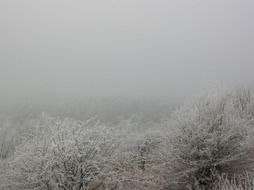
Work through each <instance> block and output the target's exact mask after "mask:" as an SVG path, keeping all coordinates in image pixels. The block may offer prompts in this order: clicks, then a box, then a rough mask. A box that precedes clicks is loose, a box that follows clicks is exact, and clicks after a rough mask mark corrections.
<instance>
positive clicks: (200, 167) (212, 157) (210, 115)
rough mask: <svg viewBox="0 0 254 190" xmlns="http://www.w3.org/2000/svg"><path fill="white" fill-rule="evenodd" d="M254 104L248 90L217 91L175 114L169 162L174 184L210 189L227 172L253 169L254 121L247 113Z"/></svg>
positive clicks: (167, 164) (169, 174) (230, 173)
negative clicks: (234, 91) (228, 92)
mask: <svg viewBox="0 0 254 190" xmlns="http://www.w3.org/2000/svg"><path fill="white" fill-rule="evenodd" d="M251 104H252V105H253V101H252V102H251V98H250V94H249V93H245V91H242V93H241V94H234V93H233V94H228V95H218V94H216V93H213V94H209V95H207V96H206V97H201V98H199V99H196V100H195V101H193V102H192V103H190V104H188V105H186V106H184V107H182V108H181V109H180V110H179V111H177V112H176V113H175V114H174V116H173V117H174V118H173V123H172V126H173V127H174V129H175V134H174V135H173V137H172V138H171V139H170V141H169V147H170V148H169V149H170V150H168V152H167V153H168V157H167V159H168V161H167V162H168V163H165V169H166V173H167V175H168V180H170V181H171V182H172V183H173V184H175V185H174V188H177V189H210V188H212V186H213V185H214V184H215V183H216V182H217V180H218V177H220V176H221V175H222V174H224V173H226V174H227V175H228V176H231V175H232V176H233V175H235V174H239V173H240V174H241V173H244V172H246V171H252V170H253V166H254V165H253V161H254V157H253V156H254V152H253V151H254V147H253V145H254V144H253V135H254V133H253V124H252V118H250V117H248V115H246V113H245V111H246V109H247V108H249V107H251V106H252V105H251ZM248 113H249V111H248ZM243 115H244V116H246V117H243ZM171 186H172V184H171Z"/></svg>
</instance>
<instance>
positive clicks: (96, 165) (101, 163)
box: [6, 118, 117, 190]
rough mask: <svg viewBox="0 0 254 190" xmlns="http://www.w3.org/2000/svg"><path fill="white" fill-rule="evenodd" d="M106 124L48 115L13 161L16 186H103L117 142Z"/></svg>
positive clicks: (11, 181) (76, 189)
mask: <svg viewBox="0 0 254 190" xmlns="http://www.w3.org/2000/svg"><path fill="white" fill-rule="evenodd" d="M109 134H110V132H108V131H107V130H106V129H105V128H104V127H103V126H97V124H96V123H95V124H93V125H91V122H89V121H88V122H80V121H75V120H72V119H64V120H59V119H57V118H45V120H44V121H43V123H41V124H40V125H39V126H38V127H37V129H36V130H35V131H34V133H33V137H32V138H30V139H28V140H27V141H26V142H25V143H24V144H21V145H20V146H19V147H18V148H17V150H16V152H15V155H14V157H13V159H12V160H11V161H10V167H11V168H10V170H9V174H8V176H9V186H8V184H6V187H7V186H8V187H10V189H11V188H13V189H59V190H61V189H68V190H69V189H73V190H80V189H94V190H97V189H100V188H104V187H106V185H107V182H106V181H107V180H106V179H107V178H109V177H110V174H109V173H110V172H109V171H110V168H109V165H108V160H109V159H110V157H111V155H112V154H113V152H114V150H115V148H116V146H117V143H116V141H114V140H113V139H112V138H110V135H109Z"/></svg>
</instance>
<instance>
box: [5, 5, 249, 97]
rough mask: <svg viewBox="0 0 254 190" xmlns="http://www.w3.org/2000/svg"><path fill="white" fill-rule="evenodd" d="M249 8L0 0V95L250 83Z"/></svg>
mask: <svg viewBox="0 0 254 190" xmlns="http://www.w3.org/2000/svg"><path fill="white" fill-rule="evenodd" d="M253 10H254V1H252V0H245V1H239V0H215V1H204V0H192V1H190V0H174V1H173V0H156V1H155V0H107V1H105V0H104V1H103V0H91V1H88V0H87V1H85V0H73V1H67V0H43V1H34V0H24V1H20V0H16V1H14V0H1V1H0V87H1V90H0V100H1V101H7V100H8V101H16V100H19V99H23V98H35V99H50V98H57V99H59V98H63V97H65V98H82V97H119V96H120V97H122V96H124V97H187V96H189V95H190V94H193V93H195V92H196V91H199V90H200V89H203V88H207V87H209V86H216V85H225V86H235V85H240V84H244V85H251V84H253V82H254V74H253V71H254V62H253V61H254V52H253V50H254V25H253V23H254V11H253Z"/></svg>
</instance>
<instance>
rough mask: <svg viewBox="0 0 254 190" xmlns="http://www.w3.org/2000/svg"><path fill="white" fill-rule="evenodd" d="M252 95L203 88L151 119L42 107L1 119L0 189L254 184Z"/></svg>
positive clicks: (226, 189)
mask: <svg viewBox="0 0 254 190" xmlns="http://www.w3.org/2000/svg"><path fill="white" fill-rule="evenodd" d="M253 95H254V94H253V92H252V91H251V90H249V89H239V90H235V91H232V92H227V93H218V92H212V93H208V94H206V95H205V96H201V97H198V98H196V99H194V100H193V101H191V102H189V103H187V104H185V105H183V106H182V107H181V108H179V109H178V110H177V111H175V112H174V114H172V115H171V116H168V118H167V119H166V120H165V119H162V120H160V122H157V123H155V122H145V123H144V122H142V121H141V120H140V119H138V118H137V117H132V118H131V119H129V120H128V119H126V120H121V121H120V122H118V123H116V124H111V125H109V124H102V123H100V122H98V120H96V119H90V120H87V121H79V120H75V119H70V118H65V119H59V118H57V117H49V116H45V114H43V115H42V117H41V118H40V119H37V120H36V121H37V124H36V125H35V123H36V122H35V121H34V120H32V121H29V122H28V121H25V120H24V122H22V123H23V124H22V125H23V127H21V128H20V129H18V127H17V126H18V125H17V126H16V125H15V127H14V128H11V127H8V126H11V124H12V123H13V122H11V123H9V124H8V122H7V123H5V125H3V124H1V125H0V126H2V127H1V128H0V143H1V144H0V145H1V146H0V157H1V159H0V189H1V190H2V189H3V190H5V189H6V190H17V189H21V190H22V189H26V190H29V189H30V190H32V189H41V190H154V189H158V190H250V189H253V184H254V171H253V170H254V138H253V137H254V97H253ZM14 123H15V122H14ZM16 129H18V130H16Z"/></svg>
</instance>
